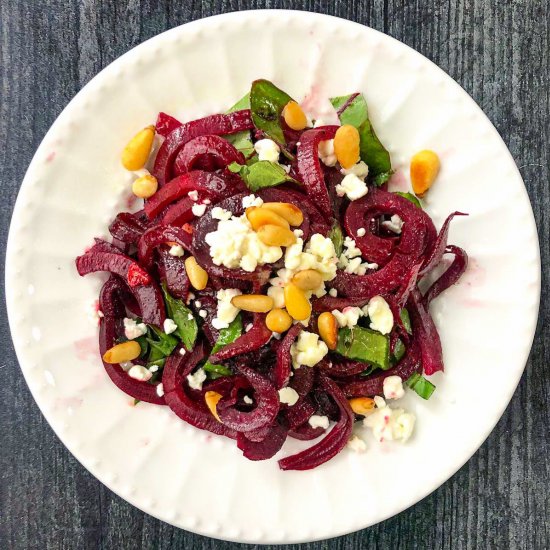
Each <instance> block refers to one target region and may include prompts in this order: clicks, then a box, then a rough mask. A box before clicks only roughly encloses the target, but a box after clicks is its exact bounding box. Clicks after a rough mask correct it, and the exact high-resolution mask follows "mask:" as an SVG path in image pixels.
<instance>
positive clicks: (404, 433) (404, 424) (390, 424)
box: [363, 396, 416, 443]
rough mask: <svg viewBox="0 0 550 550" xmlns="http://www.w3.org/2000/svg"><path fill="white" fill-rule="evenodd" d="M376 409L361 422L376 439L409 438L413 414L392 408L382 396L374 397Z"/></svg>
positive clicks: (412, 427) (412, 428)
mask: <svg viewBox="0 0 550 550" xmlns="http://www.w3.org/2000/svg"><path fill="white" fill-rule="evenodd" d="M374 402H375V403H376V409H375V410H374V412H372V413H371V414H370V415H369V416H367V417H366V418H365V419H364V420H363V424H364V425H365V426H366V427H367V428H370V429H371V430H372V433H373V435H374V437H375V438H376V439H378V441H380V442H383V441H392V440H401V441H403V443H404V442H405V441H407V439H409V437H410V436H411V435H412V432H413V430H414V423H415V420H416V418H415V416H414V414H412V413H408V412H405V411H404V410H403V409H392V408H390V407H389V406H388V405H386V402H385V401H384V399H382V397H378V396H376V397H375V398H374Z"/></svg>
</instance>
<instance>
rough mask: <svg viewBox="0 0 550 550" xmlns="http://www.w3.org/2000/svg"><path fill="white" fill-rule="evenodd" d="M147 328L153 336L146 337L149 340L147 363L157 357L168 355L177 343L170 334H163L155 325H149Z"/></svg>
mask: <svg viewBox="0 0 550 550" xmlns="http://www.w3.org/2000/svg"><path fill="white" fill-rule="evenodd" d="M149 328H150V329H151V332H152V334H153V336H155V338H152V337H147V342H149V347H150V351H149V357H148V359H147V360H148V362H149V363H154V362H155V361H158V360H159V359H164V358H165V357H168V356H169V355H170V354H171V353H172V352H173V351H174V349H175V348H176V346H177V345H178V339H177V338H176V337H174V336H172V335H171V334H165V333H164V332H163V331H162V330H160V329H159V328H157V327H154V326H151V325H150V326H149Z"/></svg>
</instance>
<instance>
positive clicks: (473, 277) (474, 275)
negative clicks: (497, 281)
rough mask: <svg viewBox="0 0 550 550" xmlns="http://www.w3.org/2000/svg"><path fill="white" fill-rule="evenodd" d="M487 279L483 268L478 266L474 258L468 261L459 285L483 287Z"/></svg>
mask: <svg viewBox="0 0 550 550" xmlns="http://www.w3.org/2000/svg"><path fill="white" fill-rule="evenodd" d="M486 278H487V272H486V271H485V268H484V267H481V266H480V265H479V262H478V261H477V260H476V259H475V258H469V259H468V267H467V269H466V272H465V273H464V275H463V276H462V279H461V280H460V281H459V283H462V284H464V285H467V286H470V287H471V286H483V285H484V284H485V280H486Z"/></svg>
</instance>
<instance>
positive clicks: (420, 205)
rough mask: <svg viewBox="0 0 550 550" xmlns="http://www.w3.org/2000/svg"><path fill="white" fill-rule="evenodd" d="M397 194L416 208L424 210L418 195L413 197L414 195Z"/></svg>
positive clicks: (398, 192) (399, 192)
mask: <svg viewBox="0 0 550 550" xmlns="http://www.w3.org/2000/svg"><path fill="white" fill-rule="evenodd" d="M395 194H396V195H399V196H400V197H403V198H404V199H407V200H408V201H411V202H412V203H413V204H414V205H415V206H418V208H420V209H421V210H422V204H421V203H420V201H419V200H418V197H416V195H413V194H412V193H402V192H401V191H395Z"/></svg>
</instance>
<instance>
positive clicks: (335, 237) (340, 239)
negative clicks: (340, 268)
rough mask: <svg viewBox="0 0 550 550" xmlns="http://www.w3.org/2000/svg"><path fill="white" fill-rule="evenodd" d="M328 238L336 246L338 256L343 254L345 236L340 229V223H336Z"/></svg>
mask: <svg viewBox="0 0 550 550" xmlns="http://www.w3.org/2000/svg"><path fill="white" fill-rule="evenodd" d="M328 238H329V239H330V240H331V241H332V244H333V245H334V250H335V252H336V256H340V254H342V250H344V234H343V233H342V229H341V228H340V224H339V223H338V222H336V221H335V222H334V224H333V226H332V228H331V230H330V231H329V232H328Z"/></svg>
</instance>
